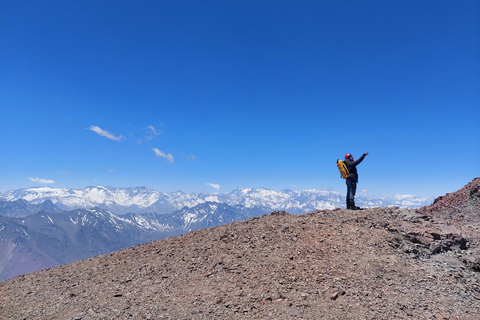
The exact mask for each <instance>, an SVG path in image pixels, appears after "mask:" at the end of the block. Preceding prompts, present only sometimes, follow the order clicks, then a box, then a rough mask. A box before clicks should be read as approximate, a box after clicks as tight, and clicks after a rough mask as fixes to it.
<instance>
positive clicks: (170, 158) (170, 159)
mask: <svg viewBox="0 0 480 320" xmlns="http://www.w3.org/2000/svg"><path fill="white" fill-rule="evenodd" d="M152 150H153V152H155V155H156V156H157V157H160V158H165V159H167V160H168V162H170V163H173V161H174V160H173V155H172V154H170V153H169V154H166V153H165V152H163V151H161V150H159V149H157V148H152Z"/></svg>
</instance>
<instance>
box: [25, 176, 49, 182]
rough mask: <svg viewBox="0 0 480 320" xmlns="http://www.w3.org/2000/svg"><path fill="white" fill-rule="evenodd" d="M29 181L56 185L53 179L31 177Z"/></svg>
mask: <svg viewBox="0 0 480 320" xmlns="http://www.w3.org/2000/svg"><path fill="white" fill-rule="evenodd" d="M28 179H29V180H30V181H33V182H36V183H55V181H53V180H51V179H40V178H30V177H28Z"/></svg>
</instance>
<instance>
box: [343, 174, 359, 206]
mask: <svg viewBox="0 0 480 320" xmlns="http://www.w3.org/2000/svg"><path fill="white" fill-rule="evenodd" d="M345 182H346V184H347V200H352V201H353V200H355V193H357V183H356V182H355V181H352V180H350V179H347V180H345Z"/></svg>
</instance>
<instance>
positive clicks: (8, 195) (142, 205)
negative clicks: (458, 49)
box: [0, 186, 433, 214]
mask: <svg viewBox="0 0 480 320" xmlns="http://www.w3.org/2000/svg"><path fill="white" fill-rule="evenodd" d="M0 198H3V199H4V200H7V201H16V200H20V199H23V200H26V201H28V202H29V203H31V204H41V203H43V202H44V201H46V200H50V201H51V202H52V203H53V204H55V205H56V206H57V207H58V208H61V209H63V210H73V209H79V208H83V209H87V208H93V207H99V208H103V209H108V210H111V211H112V212H115V213H116V214H126V213H129V212H130V213H146V212H155V213H158V214H167V213H171V212H173V211H175V210H180V209H182V208H183V207H189V208H192V207H195V206H197V205H199V204H202V203H205V202H217V203H226V204H228V205H230V206H235V205H241V206H244V207H246V208H253V207H265V208H270V210H271V211H276V210H285V211H287V212H290V213H293V214H301V213H306V212H311V211H314V210H317V209H320V210H323V209H334V208H343V207H344V206H345V201H344V195H343V194H340V193H338V192H333V191H320V190H315V189H313V190H303V191H292V190H282V191H274V190H269V189H265V188H239V189H236V190H234V191H232V192H229V193H224V194H203V193H183V192H181V191H177V192H172V193H161V192H158V191H156V190H153V189H150V188H146V187H138V188H112V187H103V186H97V187H87V188H83V189H69V188H65V189H56V188H51V187H40V188H29V189H19V190H14V191H8V192H5V193H3V194H1V195H0ZM431 202H433V198H420V197H416V196H411V195H403V196H394V197H390V198H386V197H383V198H379V197H367V196H365V195H359V196H357V205H359V206H362V207H367V208H368V207H375V206H398V207H404V208H418V207H422V206H424V205H428V204H430V203H431Z"/></svg>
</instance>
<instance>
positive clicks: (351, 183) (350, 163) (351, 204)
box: [343, 152, 368, 210]
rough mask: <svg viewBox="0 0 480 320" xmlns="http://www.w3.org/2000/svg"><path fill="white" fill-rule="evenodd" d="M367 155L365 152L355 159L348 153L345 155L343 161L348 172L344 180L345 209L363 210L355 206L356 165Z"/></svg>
mask: <svg viewBox="0 0 480 320" xmlns="http://www.w3.org/2000/svg"><path fill="white" fill-rule="evenodd" d="M367 155H368V152H365V153H364V154H363V155H362V156H361V157H360V158H359V159H358V160H357V161H355V160H354V159H353V156H352V155H351V154H350V153H347V154H346V155H345V161H343V162H344V163H345V165H346V166H347V169H348V171H349V172H350V176H349V177H348V178H347V179H346V181H345V182H346V184H347V209H351V210H363V209H362V208H360V207H356V206H355V193H356V192H357V183H358V173H357V165H359V164H360V162H362V161H363V159H365V157H366V156H367Z"/></svg>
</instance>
